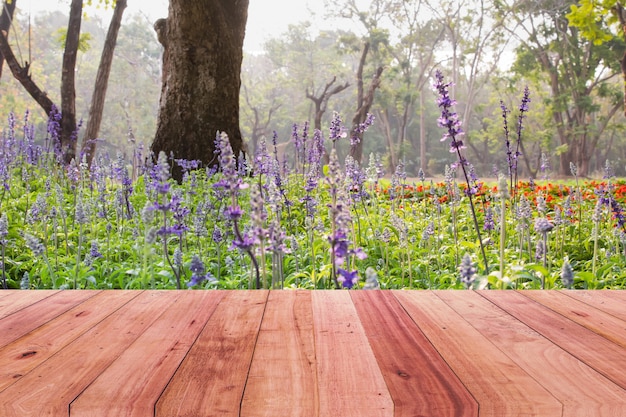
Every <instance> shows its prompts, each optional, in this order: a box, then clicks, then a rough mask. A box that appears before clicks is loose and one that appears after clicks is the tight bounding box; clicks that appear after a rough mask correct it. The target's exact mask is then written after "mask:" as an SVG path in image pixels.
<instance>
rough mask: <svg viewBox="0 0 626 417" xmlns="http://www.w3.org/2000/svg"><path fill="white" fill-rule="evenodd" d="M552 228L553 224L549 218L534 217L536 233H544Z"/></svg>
mask: <svg viewBox="0 0 626 417" xmlns="http://www.w3.org/2000/svg"><path fill="white" fill-rule="evenodd" d="M552 229H554V224H552V223H551V222H550V220H548V219H546V218H545V217H538V218H537V219H535V231H536V232H537V233H542V234H545V233H548V232H549V231H551V230H552Z"/></svg>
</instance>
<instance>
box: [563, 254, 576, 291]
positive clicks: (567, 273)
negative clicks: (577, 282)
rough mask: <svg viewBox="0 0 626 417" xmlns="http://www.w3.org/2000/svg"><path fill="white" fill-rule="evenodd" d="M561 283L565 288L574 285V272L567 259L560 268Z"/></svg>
mask: <svg viewBox="0 0 626 417" xmlns="http://www.w3.org/2000/svg"><path fill="white" fill-rule="evenodd" d="M561 282H562V283H563V285H564V286H565V287H566V288H571V287H572V284H573V283H574V270H573V269H572V265H570V263H569V260H568V259H567V258H565V260H564V261H563V266H562V267H561Z"/></svg>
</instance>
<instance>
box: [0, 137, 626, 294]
mask: <svg viewBox="0 0 626 417" xmlns="http://www.w3.org/2000/svg"><path fill="white" fill-rule="evenodd" d="M20 131H21V129H17V132H20ZM7 139H8V140H7ZM4 140H5V144H6V145H7V146H6V147H5V148H4V149H7V150H8V152H7V154H5V155H4V156H3V158H5V160H4V161H6V164H5V166H7V167H8V168H9V170H8V171H7V172H6V174H5V175H4V176H3V177H2V178H3V180H4V181H5V183H4V187H3V188H2V189H3V192H2V193H1V194H0V213H6V214H7V220H8V230H7V233H6V235H5V236H4V239H5V242H6V243H5V244H4V249H5V259H4V260H3V263H4V265H5V269H6V274H7V278H8V283H9V286H10V287H11V288H19V285H20V282H21V279H22V277H23V276H24V273H25V272H28V274H29V277H30V286H31V288H98V289H109V288H125V289H144V288H158V289H167V288H175V287H176V274H175V273H174V270H173V268H172V265H171V264H170V261H169V260H168V257H169V258H171V257H173V256H174V248H182V251H183V256H182V263H181V264H180V265H179V266H176V268H180V269H179V271H178V272H179V273H180V274H181V277H182V280H183V285H184V284H186V283H187V282H188V281H189V280H190V278H191V274H192V271H191V269H190V268H191V259H192V257H193V256H194V255H198V256H199V257H200V258H201V259H202V260H203V262H204V265H205V267H206V270H207V271H208V272H210V273H211V274H212V276H213V277H215V278H216V282H203V283H202V284H200V285H199V286H198V288H224V289H241V288H248V287H249V282H250V279H251V275H250V271H251V264H250V260H249V258H248V257H247V256H245V255H244V253H243V252H240V251H238V250H236V249H234V248H233V247H232V246H231V245H232V242H233V240H234V239H235V236H234V235H233V232H232V222H230V221H229V220H227V218H226V216H225V215H224V213H225V208H226V205H228V204H229V203H228V201H229V199H228V198H225V196H224V194H222V193H221V191H220V189H219V188H216V187H215V185H216V183H219V181H220V180H222V179H223V178H222V176H221V174H220V173H217V174H212V173H208V172H207V171H205V170H198V171H194V172H192V173H191V174H190V175H188V176H186V177H185V180H184V181H183V183H182V184H180V185H178V184H174V183H171V182H170V183H168V186H167V187H165V188H162V189H166V190H167V189H169V190H168V191H166V194H163V192H159V191H157V189H156V188H155V187H154V179H153V175H150V174H144V175H140V176H138V177H137V179H136V180H135V181H134V182H133V183H132V185H130V186H129V182H128V181H127V180H126V179H125V178H127V177H126V176H127V175H130V174H131V173H132V172H133V171H132V166H131V163H130V162H131V161H125V160H124V159H123V158H121V157H120V158H119V159H117V160H110V159H107V158H106V157H104V156H101V157H100V158H98V159H97V160H96V161H95V162H94V166H92V167H91V169H89V168H87V167H86V166H84V165H80V164H79V165H78V166H76V165H74V166H72V167H71V168H70V169H69V170H62V169H60V168H59V167H58V166H56V162H55V159H54V156H53V155H52V154H49V153H47V152H45V151H42V152H41V153H39V154H38V155H39V156H38V158H37V159H36V160H31V159H29V158H31V157H30V156H28V155H29V154H28V153H22V151H19V149H22V150H23V149H28V148H29V146H30V145H28V144H31V145H32V142H30V139H29V138H28V136H24V137H22V136H21V134H19V133H18V134H17V135H16V136H9V135H5V136H4ZM14 151H15V152H14ZM289 152H292V150H289ZM7 155H9V156H7ZM11 155H13V156H11ZM7 158H8V159H7ZM150 170H151V167H147V170H146V172H150ZM323 171H324V173H325V174H324V175H325V177H326V178H328V176H332V175H333V173H332V171H331V170H330V169H329V168H328V166H326V167H324V169H323ZM341 177H342V178H343V177H344V173H343V172H342V173H341ZM350 178H351V175H348V174H345V179H346V181H345V182H344V181H341V182H340V183H339V184H338V186H339V187H340V190H342V191H340V192H341V193H345V195H346V198H347V199H346V200H343V203H342V204H345V205H347V209H348V210H349V213H350V216H349V219H350V220H349V223H348V224H347V225H348V231H349V236H348V239H349V241H350V242H351V245H354V246H358V247H362V248H363V250H364V251H365V253H366V254H367V255H368V256H367V258H365V259H359V258H357V257H356V256H348V259H347V268H349V269H350V270H356V271H358V272H359V274H360V275H361V276H363V274H364V272H365V270H366V269H367V268H373V269H374V270H375V271H376V272H377V274H378V277H379V285H380V287H381V288H385V289H398V288H414V289H417V288H431V289H447V288H450V289H452V288H454V289H460V288H463V285H462V283H461V282H460V279H459V271H458V267H459V262H460V259H461V258H462V257H463V255H464V254H466V253H467V254H469V255H470V257H471V259H472V262H474V263H478V266H479V268H478V270H479V273H478V276H476V277H475V278H476V279H475V281H474V284H473V288H476V289H478V288H514V289H531V288H540V287H545V288H561V287H562V283H561V282H560V278H559V273H560V270H561V267H562V264H563V260H564V259H565V258H566V257H567V258H568V259H569V262H570V263H571V265H572V268H573V270H574V284H573V288H585V289H599V288H624V286H625V285H626V282H625V280H624V275H625V274H624V273H623V272H622V271H623V270H624V267H626V238H625V237H624V236H626V234H625V233H624V230H622V227H623V226H621V225H620V218H619V216H617V215H616V212H615V207H616V206H615V205H609V206H606V205H605V206H602V207H601V211H600V212H599V214H598V216H599V217H595V220H592V216H591V213H592V212H593V211H594V206H595V204H596V201H597V198H598V197H597V195H602V196H603V197H604V198H608V199H615V201H616V202H617V205H618V206H619V205H621V206H623V205H624V204H625V203H626V183H624V182H622V181H616V180H614V179H608V180H604V181H603V182H595V181H592V182H588V183H585V184H581V186H580V189H581V191H582V194H577V193H575V191H576V190H577V189H578V188H577V186H576V184H574V183H573V182H559V183H553V182H549V181H543V182H538V183H537V184H535V185H534V186H531V184H529V183H527V182H521V183H520V184H519V194H520V195H521V194H523V195H525V197H526V199H527V200H528V201H533V200H537V199H538V198H539V197H541V198H542V199H543V200H545V201H546V202H547V208H546V211H540V210H539V209H538V208H537V207H535V206H533V207H532V209H531V210H532V213H531V215H532V218H531V219H529V221H528V222H526V223H522V222H520V219H519V216H518V215H517V214H515V213H516V212H515V204H516V203H515V201H516V200H515V199H511V200H507V202H506V204H505V213H504V214H505V215H504V223H503V224H500V226H499V227H500V229H498V228H490V229H488V230H486V231H485V233H486V234H485V236H484V237H485V242H487V257H488V258H489V263H490V264H491V265H499V264H500V263H499V262H498V261H499V258H500V256H501V252H500V250H499V249H500V248H499V247H498V245H496V244H494V243H493V242H498V241H499V238H500V235H499V233H500V232H499V230H505V231H506V233H505V240H504V246H503V249H504V250H503V252H502V254H504V255H503V256H505V258H506V259H505V260H504V262H502V263H501V265H505V267H504V270H498V269H493V267H492V270H491V271H484V270H483V268H482V266H481V265H480V264H481V261H480V258H479V257H478V253H479V244H478V242H477V241H476V238H475V233H474V231H473V225H472V217H471V215H470V214H469V207H468V199H467V197H466V195H465V193H464V192H463V188H464V187H462V186H461V185H460V184H457V182H456V179H455V178H454V175H453V176H452V177H451V179H450V181H451V183H445V182H433V183H432V185H430V186H429V185H428V182H425V183H422V184H415V183H411V182H408V181H405V180H398V179H395V180H394V181H393V182H392V183H391V184H390V183H389V182H388V181H379V180H378V179H376V178H374V177H370V178H369V179H368V180H367V181H366V182H364V183H361V184H357V185H355V184H352V183H351V182H350V181H349V179H350ZM318 180H319V184H320V185H319V186H318V187H316V188H315V189H312V190H309V191H307V192H305V186H306V184H307V178H305V176H303V175H302V173H299V172H298V173H296V172H294V171H293V170H291V171H290V172H289V173H287V175H285V176H284V177H283V178H282V182H281V184H282V187H284V188H283V189H284V190H285V192H286V194H285V197H286V198H287V199H288V200H289V201H291V202H292V203H293V204H291V205H287V204H285V202H284V200H283V199H282V198H281V199H279V201H273V202H272V199H271V198H270V197H269V194H267V193H269V192H270V189H271V188H272V187H275V186H276V184H275V183H274V178H273V177H272V176H269V177H268V176H264V175H258V174H257V175H252V176H246V177H241V181H242V182H243V183H244V184H246V186H245V187H242V188H241V190H240V192H239V195H238V198H237V204H238V205H240V206H241V207H242V210H243V213H244V214H243V217H242V218H241V222H242V228H243V230H250V228H251V227H252V226H253V223H252V222H253V216H251V215H250V213H251V210H252V209H251V202H250V193H249V190H251V188H253V187H259V186H261V189H262V190H264V191H263V195H264V196H265V198H264V202H263V204H264V205H265V213H266V216H267V217H266V218H265V219H264V220H263V225H262V227H268V225H269V224H270V223H271V222H277V224H279V225H280V227H281V229H282V230H283V231H284V232H285V234H286V235H285V242H286V246H285V249H284V251H283V253H282V254H283V258H282V259H283V260H282V262H281V270H282V271H284V277H283V278H284V285H285V286H287V287H289V288H307V289H312V288H331V287H332V286H333V285H332V281H331V274H332V260H331V256H330V250H329V249H330V246H329V237H330V236H331V235H332V233H333V217H332V212H331V211H329V210H328V207H329V206H332V204H333V198H334V197H333V194H332V193H331V187H330V185H329V183H328V182H326V181H327V180H325V179H324V178H323V177H319V178H318ZM266 187H267V188H266ZM457 188H461V190H460V192H454V190H455V189H457ZM305 195H306V196H308V197H310V198H312V199H314V200H315V201H316V202H317V207H318V209H317V212H316V213H315V215H314V216H309V215H307V212H308V208H307V206H306V205H305V202H306V201H308V200H307V199H305V198H304V197H305ZM497 195H498V192H497V189H496V188H495V187H493V186H492V185H483V186H482V187H480V189H479V192H478V194H476V200H477V201H479V202H480V204H479V210H478V217H479V222H480V224H481V226H482V225H483V224H484V220H485V219H484V213H485V211H484V210H485V209H486V207H488V206H489V205H490V204H493V202H495V201H499V200H498V197H497ZM359 196H361V197H359ZM175 201H178V203H176V204H179V205H180V207H184V208H186V209H188V211H185V210H183V211H182V212H183V213H186V214H184V215H183V217H182V222H183V224H184V226H185V229H186V230H185V231H184V232H183V233H181V234H156V236H155V234H154V232H155V231H156V230H159V229H161V228H162V227H163V226H164V224H168V225H173V224H175V222H177V221H179V220H177V218H176V217H175V216H174V215H173V214H172V212H170V211H161V209H160V208H158V205H157V203H158V204H161V205H163V204H175V203H174V202H175ZM517 201H519V200H517ZM80 204H83V205H84V206H82V209H81V210H82V213H83V214H82V216H86V217H83V220H80V217H79V215H78V213H79V211H81V210H78V209H77V207H78V205H80ZM577 206H579V207H580V210H576V209H572V208H576V207H577ZM538 217H547V218H550V219H551V221H552V223H553V224H554V229H552V230H551V231H550V232H548V234H547V236H546V238H545V239H546V242H547V247H546V248H547V249H546V250H547V252H546V255H547V263H546V264H545V265H544V264H543V263H542V262H541V261H538V260H537V257H536V252H535V250H536V249H535V245H536V244H537V243H538V242H540V241H543V239H544V236H543V235H542V233H540V232H537V231H536V230H534V229H533V228H532V221H533V220H534V219H536V218H538ZM81 222H82V223H81ZM594 222H598V227H599V235H598V236H599V237H600V238H599V239H598V240H597V244H596V242H595V241H594V240H593V233H592V232H591V230H592V229H593V228H594V227H595V226H594V224H595V223H594ZM524 225H525V226H524ZM255 227H256V226H255ZM429 227H432V234H425V230H426V229H427V228H429ZM215 230H219V231H220V233H221V236H222V238H220V239H217V238H214V231H215ZM26 236H32V237H34V239H35V240H36V242H40V243H41V245H42V246H41V248H42V252H41V253H38V254H36V253H35V249H33V246H32V243H28V239H27V238H26ZM151 236H152V237H151ZM490 242H491V243H490ZM164 243H167V245H165V246H164ZM92 244H94V245H95V248H96V250H95V252H94V250H93V247H92V246H91V245H92ZM268 245H269V241H268ZM268 247H269V246H268ZM164 248H167V252H164ZM287 248H288V249H289V250H287ZM281 250H282V249H281ZM254 251H255V253H256V255H257V258H258V259H261V258H260V246H259V245H258V243H257V244H256V245H255V247H254ZM271 258H272V256H271V252H270V251H269V250H268V252H267V256H266V257H265V260H266V263H265V264H264V267H265V270H266V271H267V272H268V273H269V274H270V275H271V274H272V273H273V272H275V268H277V266H276V264H275V263H273V262H272V259H271ZM594 259H597V261H598V262H597V266H596V267H595V269H592V264H593V260H594ZM363 285H364V282H363V280H362V279H361V281H360V282H359V284H358V286H359V287H362V286H363Z"/></svg>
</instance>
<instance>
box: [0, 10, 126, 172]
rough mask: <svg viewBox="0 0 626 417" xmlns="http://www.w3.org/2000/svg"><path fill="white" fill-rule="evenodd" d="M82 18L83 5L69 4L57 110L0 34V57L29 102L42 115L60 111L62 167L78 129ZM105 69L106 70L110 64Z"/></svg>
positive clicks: (72, 152) (72, 154) (73, 148)
mask: <svg viewBox="0 0 626 417" xmlns="http://www.w3.org/2000/svg"><path fill="white" fill-rule="evenodd" d="M13 2H15V0H13ZM100 2H103V3H105V4H106V5H108V4H109V0H100ZM4 3H5V4H6V3H7V1H6V0H5V2H4ZM90 3H91V2H90ZM125 3H126V0H122V5H125ZM120 10H123V7H122V8H121V9H120ZM82 14H83V1H82V0H72V2H71V5H70V14H69V20H68V24H67V32H66V34H65V36H64V43H65V46H64V52H63V62H62V69H61V106H60V107H59V106H56V105H55V104H54V102H53V101H52V100H51V99H50V98H49V97H48V95H47V93H46V92H45V91H43V90H42V89H41V88H40V87H39V85H37V83H36V82H35V81H34V80H33V79H32V77H31V74H30V63H28V62H26V63H24V64H21V63H20V62H19V61H18V60H17V58H16V57H15V55H14V53H13V50H12V48H11V46H10V45H9V41H8V37H7V36H6V34H5V33H4V32H2V33H0V53H2V55H3V56H4V59H5V60H6V61H7V64H8V65H9V68H10V69H11V72H12V74H13V76H14V77H15V79H16V80H18V81H19V82H20V83H21V84H22V86H23V87H24V89H25V90H26V91H28V93H29V94H30V95H31V96H32V97H33V99H35V101H36V102H37V103H38V104H39V105H40V106H41V108H42V109H43V110H44V112H45V113H46V114H48V115H49V114H50V113H52V111H53V109H54V108H55V107H56V108H57V109H59V108H60V109H61V132H60V138H61V143H60V148H61V151H62V153H63V155H62V160H63V162H64V163H65V164H69V163H70V162H71V161H72V160H73V159H75V157H76V147H77V137H78V127H77V122H76V60H77V57H78V52H79V47H80V45H81V33H80V32H81V22H82ZM120 19H121V16H120ZM115 35H116V36H117V31H115ZM113 43H114V42H113ZM111 58H112V55H111ZM105 65H106V63H105ZM108 65H109V66H110V63H109V64H108ZM97 87H98V86H97ZM100 87H101V88H102V87H104V89H105V91H106V85H102V83H100ZM102 99H103V98H102ZM96 109H97V108H96ZM97 110H98V109H97ZM98 111H100V112H102V107H100V108H99V110H98ZM94 116H95V117H96V118H99V117H101V114H100V115H98V114H96V113H94ZM96 133H97V132H96Z"/></svg>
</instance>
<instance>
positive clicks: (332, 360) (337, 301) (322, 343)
mask: <svg viewBox="0 0 626 417" xmlns="http://www.w3.org/2000/svg"><path fill="white" fill-rule="evenodd" d="M312 297H313V322H314V329H315V351H316V355H317V377H318V382H319V396H320V416H342V417H369V416H372V417H374V416H376V417H378V416H380V417H383V416H392V415H393V414H394V405H393V400H392V399H391V396H390V394H389V391H388V390H387V386H386V384H385V380H384V378H383V376H382V373H381V371H380V369H379V367H378V363H377V362H376V357H375V356H374V353H373V352H372V349H371V347H370V346H369V342H368V340H367V336H366V334H365V330H364V329H363V326H362V325H361V323H360V321H359V317H358V315H357V312H356V309H355V307H354V304H353V303H352V300H351V298H350V294H349V292H348V291H314V292H313V294H312Z"/></svg>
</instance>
